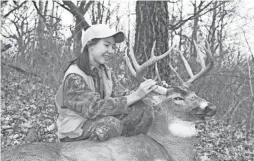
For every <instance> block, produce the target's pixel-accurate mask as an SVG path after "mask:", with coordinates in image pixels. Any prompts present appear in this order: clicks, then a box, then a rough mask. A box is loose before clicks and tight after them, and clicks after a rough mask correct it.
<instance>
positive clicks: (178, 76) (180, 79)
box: [168, 63, 185, 86]
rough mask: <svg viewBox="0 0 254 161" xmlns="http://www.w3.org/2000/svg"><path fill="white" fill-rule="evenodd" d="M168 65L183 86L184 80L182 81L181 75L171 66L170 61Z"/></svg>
mask: <svg viewBox="0 0 254 161" xmlns="http://www.w3.org/2000/svg"><path fill="white" fill-rule="evenodd" d="M168 65H169V67H170V69H171V70H172V71H173V72H174V73H175V75H176V77H177V78H178V79H179V81H180V83H181V84H182V85H184V86H185V82H184V81H183V79H182V78H181V76H180V75H179V74H178V73H177V71H176V70H175V69H174V68H173V67H172V65H171V64H170V63H169V64H168Z"/></svg>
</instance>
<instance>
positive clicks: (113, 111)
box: [56, 65, 129, 138]
mask: <svg viewBox="0 0 254 161" xmlns="http://www.w3.org/2000/svg"><path fill="white" fill-rule="evenodd" d="M70 70H71V71H70ZM68 71H69V72H68ZM99 72H100V73H102V74H99V76H98V77H96V78H93V77H91V76H88V75H86V74H85V73H84V72H82V71H81V70H80V69H79V68H78V67H77V66H76V65H72V66H71V67H70V68H69V69H68V70H67V72H66V74H65V77H64V81H63V84H62V85H61V86H60V88H59V90H58V92H57V95H56V105H57V107H58V112H59V117H58V120H57V126H58V133H57V134H58V136H59V138H63V137H66V136H69V137H77V136H79V135H81V133H82V130H81V129H80V128H81V126H82V124H83V123H84V122H85V121H86V120H88V119H90V120H91V119H97V118H101V117H103V116H114V115H119V114H126V113H128V111H129V107H128V106H127V98H126V97H125V95H126V93H128V90H127V89H125V88H123V87H122V86H121V84H120V83H119V82H118V81H117V79H116V78H115V76H114V74H113V73H112V72H111V71H110V70H109V69H108V68H107V67H104V68H103V69H100V71H99ZM102 80H103V81H102ZM100 84H101V85H100ZM102 84H103V85H102ZM108 84H111V85H108ZM101 88H103V89H101ZM107 88H111V89H107ZM105 90H106V91H108V92H106V91H105ZM102 92H104V97H102V96H101V95H102ZM105 93H106V94H105ZM63 107H64V108H63Z"/></svg>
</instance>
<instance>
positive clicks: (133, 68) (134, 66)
mask: <svg viewBox="0 0 254 161" xmlns="http://www.w3.org/2000/svg"><path fill="white" fill-rule="evenodd" d="M155 44H156V41H155V42H154V43H153V47H152V51H151V57H150V59H149V60H147V61H146V62H145V63H143V64H142V65H139V64H138V62H137V60H136V58H135V56H134V51H133V49H132V47H131V44H129V49H130V53H129V55H130V58H129V57H128V55H127V50H126V52H125V60H126V63H127V66H128V68H129V69H130V72H131V74H132V75H133V76H134V77H135V78H137V79H139V80H140V79H141V80H142V79H145V78H144V77H142V73H143V71H144V70H145V69H146V68H148V67H149V66H150V65H152V64H154V63H156V62H157V61H159V60H161V59H163V58H165V57H166V56H167V55H168V54H169V53H170V51H171V50H172V49H173V47H171V48H170V49H169V50H168V51H166V52H165V53H164V54H162V55H159V56H155V55H154V48H155ZM130 59H131V60H130ZM131 62H132V63H131Z"/></svg>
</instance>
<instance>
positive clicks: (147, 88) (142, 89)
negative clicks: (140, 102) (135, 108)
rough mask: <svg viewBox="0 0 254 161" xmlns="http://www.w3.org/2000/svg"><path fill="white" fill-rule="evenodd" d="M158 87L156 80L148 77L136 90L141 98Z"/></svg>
mask: <svg viewBox="0 0 254 161" xmlns="http://www.w3.org/2000/svg"><path fill="white" fill-rule="evenodd" d="M156 88H158V86H157V85H156V82H155V81H154V80H152V79H148V80H146V81H144V82H142V83H141V84H140V85H139V88H138V89H137V90H136V91H135V94H136V95H137V97H139V98H140V99H142V98H144V97H145V96H146V95H147V94H148V93H150V92H151V91H153V90H155V89H156Z"/></svg>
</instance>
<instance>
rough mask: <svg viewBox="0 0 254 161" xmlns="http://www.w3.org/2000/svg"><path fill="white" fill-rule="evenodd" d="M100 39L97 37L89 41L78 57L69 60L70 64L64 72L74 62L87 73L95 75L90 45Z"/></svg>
mask: <svg viewBox="0 0 254 161" xmlns="http://www.w3.org/2000/svg"><path fill="white" fill-rule="evenodd" d="M98 41H100V39H99V38H95V39H92V40H91V41H89V42H88V43H87V44H86V46H85V47H84V49H83V51H82V52H81V54H80V55H79V56H78V57H77V58H76V59H74V60H72V61H70V62H69V65H68V66H67V68H66V70H64V73H65V72H66V71H67V70H68V68H69V67H70V66H71V65H72V64H77V66H78V67H79V69H81V70H82V71H83V72H84V73H85V74H86V75H90V76H95V75H94V73H93V71H92V69H91V66H90V59H89V52H88V47H89V46H92V45H95V44H96V43H97V42H98Z"/></svg>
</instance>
